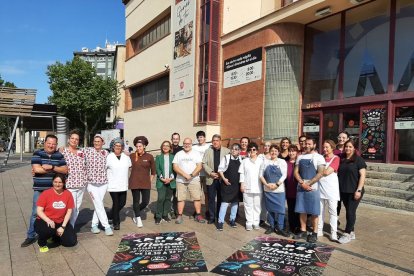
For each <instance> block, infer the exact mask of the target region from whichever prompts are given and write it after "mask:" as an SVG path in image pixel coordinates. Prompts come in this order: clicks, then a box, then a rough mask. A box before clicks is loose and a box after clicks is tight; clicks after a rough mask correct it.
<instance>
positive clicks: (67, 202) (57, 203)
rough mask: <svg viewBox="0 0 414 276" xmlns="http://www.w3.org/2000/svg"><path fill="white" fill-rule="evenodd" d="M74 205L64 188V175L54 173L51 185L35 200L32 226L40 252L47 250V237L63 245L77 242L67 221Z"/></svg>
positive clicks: (68, 245)
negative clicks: (34, 214)
mask: <svg viewBox="0 0 414 276" xmlns="http://www.w3.org/2000/svg"><path fill="white" fill-rule="evenodd" d="M74 206H75V204H74V201H73V197H72V194H71V193H70V192H69V191H68V190H66V188H65V176H64V175H63V174H59V173H57V174H55V176H54V177H53V187H52V188H50V189H48V190H46V191H44V192H42V193H41V194H40V196H39V199H38V201H37V219H36V221H35V224H34V227H35V231H36V233H37V234H38V235H39V239H38V244H39V247H40V252H42V253H44V252H47V251H49V248H48V247H47V240H48V239H49V238H53V240H54V241H55V242H57V243H60V244H61V245H63V246H65V247H71V246H75V245H76V244H77V239H76V233H75V230H74V229H73V227H72V225H71V224H70V223H69V220H70V216H71V215H72V211H73V208H74Z"/></svg>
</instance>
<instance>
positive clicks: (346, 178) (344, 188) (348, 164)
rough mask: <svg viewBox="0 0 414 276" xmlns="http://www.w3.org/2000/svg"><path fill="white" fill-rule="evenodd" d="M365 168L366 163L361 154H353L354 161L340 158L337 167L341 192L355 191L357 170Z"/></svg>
mask: <svg viewBox="0 0 414 276" xmlns="http://www.w3.org/2000/svg"><path fill="white" fill-rule="evenodd" d="M366 168H367V164H366V163H365V160H364V159H362V157H361V156H358V155H357V156H355V161H350V160H348V159H342V160H341V164H340V165H339V169H338V179H339V190H340V191H341V193H355V192H356V190H357V188H358V181H359V170H360V169H366Z"/></svg>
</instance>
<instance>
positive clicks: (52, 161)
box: [21, 135, 68, 247]
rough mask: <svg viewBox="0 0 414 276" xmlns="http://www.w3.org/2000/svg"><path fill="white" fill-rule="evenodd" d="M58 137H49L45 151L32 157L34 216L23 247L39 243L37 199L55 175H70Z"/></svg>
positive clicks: (32, 215) (36, 152) (50, 184)
mask: <svg viewBox="0 0 414 276" xmlns="http://www.w3.org/2000/svg"><path fill="white" fill-rule="evenodd" d="M57 140H58V139H57V137H56V136H55V135H47V136H46V139H45V147H44V149H41V150H37V151H35V152H34V153H33V157H32V162H31V163H32V173H33V205H32V214H31V216H30V221H29V229H28V230H27V237H26V239H25V240H24V241H23V243H22V244H21V247H26V246H29V245H31V244H33V243H35V242H36V241H37V236H36V232H35V230H34V222H35V220H36V215H37V214H36V209H37V206H36V204H37V199H38V198H39V195H40V194H41V193H42V192H43V191H44V190H47V189H49V188H51V187H52V186H53V185H52V182H53V180H52V179H53V176H54V175H55V173H63V174H67V173H68V167H67V166H66V161H65V159H64V157H63V155H62V154H61V153H60V152H59V151H57Z"/></svg>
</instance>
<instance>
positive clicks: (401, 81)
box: [394, 0, 414, 92]
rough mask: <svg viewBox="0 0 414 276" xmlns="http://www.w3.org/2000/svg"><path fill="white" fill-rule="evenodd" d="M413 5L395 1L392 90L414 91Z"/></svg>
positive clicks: (407, 1) (410, 2) (404, 0)
mask: <svg viewBox="0 0 414 276" xmlns="http://www.w3.org/2000/svg"><path fill="white" fill-rule="evenodd" d="M413 26H414V3H413V1H412V0H400V1H397V15H396V27H395V52H394V89H395V91H397V92H404V91H414V39H413V35H414V29H413Z"/></svg>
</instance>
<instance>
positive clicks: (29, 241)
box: [20, 236, 37, 247]
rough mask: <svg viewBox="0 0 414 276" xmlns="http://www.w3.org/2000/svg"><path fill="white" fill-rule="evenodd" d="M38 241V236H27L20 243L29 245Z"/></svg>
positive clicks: (24, 245)
mask: <svg viewBox="0 0 414 276" xmlns="http://www.w3.org/2000/svg"><path fill="white" fill-rule="evenodd" d="M36 241H37V236H36V237H34V238H27V239H25V240H24V241H23V242H22V244H21V245H20V246H21V247H27V246H29V245H31V244H34V243H35V242H36Z"/></svg>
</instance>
